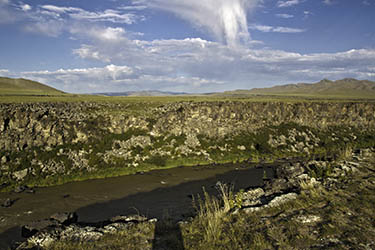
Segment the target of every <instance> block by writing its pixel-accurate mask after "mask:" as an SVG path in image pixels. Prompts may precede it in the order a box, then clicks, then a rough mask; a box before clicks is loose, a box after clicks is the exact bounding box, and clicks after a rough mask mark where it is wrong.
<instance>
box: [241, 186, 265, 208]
mask: <svg viewBox="0 0 375 250" xmlns="http://www.w3.org/2000/svg"><path fill="white" fill-rule="evenodd" d="M264 195H265V192H264V190H263V189H262V188H256V189H251V190H249V191H247V192H245V193H244V194H243V197H242V200H243V202H242V205H243V206H245V207H248V206H256V205H260V204H262V201H261V200H260V198H261V197H262V196H264Z"/></svg>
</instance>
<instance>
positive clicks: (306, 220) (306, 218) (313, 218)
mask: <svg viewBox="0 0 375 250" xmlns="http://www.w3.org/2000/svg"><path fill="white" fill-rule="evenodd" d="M296 220H297V221H299V222H300V223H303V224H311V223H317V222H320V221H322V218H321V217H320V216H317V215H300V216H298V217H297V218H296Z"/></svg>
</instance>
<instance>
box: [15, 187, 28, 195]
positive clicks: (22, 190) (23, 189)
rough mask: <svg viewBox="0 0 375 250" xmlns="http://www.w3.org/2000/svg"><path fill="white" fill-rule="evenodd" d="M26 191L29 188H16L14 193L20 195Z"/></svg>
mask: <svg viewBox="0 0 375 250" xmlns="http://www.w3.org/2000/svg"><path fill="white" fill-rule="evenodd" d="M26 189H27V186H17V187H15V188H14V192H15V193H18V194H19V193H22V192H24V191H25V190H26Z"/></svg>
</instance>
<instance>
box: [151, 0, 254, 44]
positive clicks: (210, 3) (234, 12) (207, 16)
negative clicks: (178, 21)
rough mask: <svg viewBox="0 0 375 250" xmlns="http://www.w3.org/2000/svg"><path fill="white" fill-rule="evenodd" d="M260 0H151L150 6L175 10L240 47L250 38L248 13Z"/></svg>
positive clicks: (219, 38) (197, 25)
mask: <svg viewBox="0 0 375 250" xmlns="http://www.w3.org/2000/svg"><path fill="white" fill-rule="evenodd" d="M257 3H258V0H206V1H201V0H189V1H180V0H150V1H149V2H148V6H149V7H151V8H156V9H162V10H165V11H169V12H172V13H174V14H176V15H177V16H178V17H180V18H182V19H185V20H187V21H188V22H190V23H192V24H193V25H195V26H196V27H198V28H204V29H205V30H208V31H209V32H211V34H213V35H214V36H215V37H216V38H217V39H218V40H219V41H222V42H225V43H226V44H227V45H230V46H236V45H238V44H240V43H241V41H245V42H246V41H248V40H250V35H249V32H248V29H247V14H248V13H249V12H250V11H251V10H253V9H254V8H255V7H256V6H257Z"/></svg>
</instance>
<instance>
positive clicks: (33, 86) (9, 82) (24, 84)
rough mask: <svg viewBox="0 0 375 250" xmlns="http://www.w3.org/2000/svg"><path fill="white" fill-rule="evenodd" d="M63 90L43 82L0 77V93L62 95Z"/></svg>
mask: <svg viewBox="0 0 375 250" xmlns="http://www.w3.org/2000/svg"><path fill="white" fill-rule="evenodd" d="M63 94H65V93H64V92H62V91H60V90H57V89H55V88H52V87H49V86H47V85H45V84H42V83H39V82H35V81H31V80H27V79H23V78H19V79H12V78H7V77H0V95H63Z"/></svg>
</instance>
